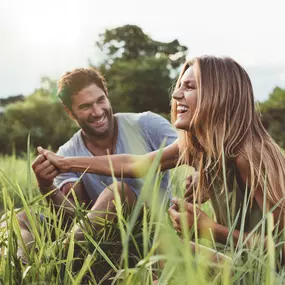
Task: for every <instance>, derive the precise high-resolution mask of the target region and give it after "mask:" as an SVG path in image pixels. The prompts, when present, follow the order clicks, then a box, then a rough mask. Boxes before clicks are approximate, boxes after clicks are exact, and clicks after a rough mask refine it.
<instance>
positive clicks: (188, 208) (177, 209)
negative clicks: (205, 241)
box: [168, 198, 215, 233]
mask: <svg viewBox="0 0 285 285" xmlns="http://www.w3.org/2000/svg"><path fill="white" fill-rule="evenodd" d="M172 203H173V205H172V206H171V207H170V208H169V210H168V212H169V214H170V218H171V220H172V223H173V227H174V228H175V229H176V230H177V231H179V232H181V230H182V221H181V216H182V215H186V221H187V227H188V229H190V228H192V227H193V225H194V223H195V214H194V211H196V218H197V227H198V232H200V233H201V232H203V231H205V230H207V229H209V228H210V229H213V228H214V225H215V222H214V221H213V220H212V219H210V218H209V216H208V215H207V214H206V213H205V212H203V211H202V210H200V209H199V208H197V207H195V206H194V205H193V204H192V203H187V202H184V201H183V200H182V199H176V198H174V199H172ZM194 207H195V210H194ZM183 209H185V212H184V211H183Z"/></svg>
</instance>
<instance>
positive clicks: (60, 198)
mask: <svg viewBox="0 0 285 285" xmlns="http://www.w3.org/2000/svg"><path fill="white" fill-rule="evenodd" d="M32 168H33V171H34V173H35V176H36V179H37V182H38V187H39V189H40V192H41V193H42V194H43V195H46V194H47V193H49V192H51V191H53V192H52V193H51V194H50V195H48V196H47V197H46V199H47V200H48V201H51V202H52V203H53V205H54V206H55V208H56V209H59V208H61V207H63V208H64V211H65V212H66V214H68V215H69V216H74V199H73V195H72V194H71V193H70V194H69V195H67V194H68V193H69V192H70V190H71V188H72V187H73V188H74V192H75V195H76V197H77V200H78V202H79V203H80V204H81V203H85V204H86V205H87V204H89V203H90V199H89V197H88V195H87V193H86V191H85V188H84V186H83V184H82V183H77V184H76V185H75V184H74V183H66V184H64V185H63V186H62V187H61V189H58V188H57V187H56V186H55V185H54V178H55V177H56V176H57V175H58V174H59V171H58V170H57V169H56V167H54V166H53V165H52V164H51V163H50V162H49V161H48V160H47V159H46V158H45V157H44V156H43V155H39V156H38V157H37V158H36V160H35V161H34V162H33V164H32ZM74 185H75V186H74Z"/></svg>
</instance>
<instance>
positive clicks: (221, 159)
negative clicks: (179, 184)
mask: <svg viewBox="0 0 285 285" xmlns="http://www.w3.org/2000/svg"><path fill="white" fill-rule="evenodd" d="M172 122H173V124H174V126H175V127H176V128H178V129H179V130H180V135H179V139H178V140H177V141H176V142H175V143H173V144H172V145H170V146H168V147H166V148H164V149H163V153H162V157H161V160H160V163H161V168H162V169H169V168H172V167H175V165H176V164H177V162H178V161H180V162H182V163H186V164H189V165H192V166H194V167H195V168H196V169H197V170H198V171H199V179H198V183H197V191H195V192H194V203H195V202H196V201H197V202H202V201H204V200H205V197H208V198H210V200H211V202H212V205H213V208H214V211H215V214H216V221H213V220H212V219H210V218H209V217H208V216H207V215H206V214H205V213H204V212H202V211H201V210H199V209H197V212H198V213H197V214H198V215H197V217H198V220H197V229H198V231H199V232H202V231H205V230H206V231H207V230H211V232H212V233H213V234H214V237H215V240H216V241H219V242H222V243H225V242H226V240H227V237H228V235H229V232H230V230H231V227H232V225H233V224H234V230H233V233H232V236H233V240H234V243H235V244H236V243H237V242H238V239H239V236H240V230H241V227H243V228H242V231H243V232H246V233H249V232H250V231H251V230H253V228H254V227H255V226H256V225H257V224H258V222H259V221H260V220H261V218H262V211H263V210H262V209H263V205H264V197H266V205H267V209H270V208H271V207H273V206H274V205H277V206H276V209H275V210H274V211H273V216H274V221H275V224H279V228H280V229H283V223H284V209H285V201H284V199H283V198H284V194H285V158H284V156H283V154H282V153H281V151H280V149H279V147H278V146H277V145H276V144H275V143H274V142H273V140H272V138H271V137H270V136H269V134H268V133H267V132H266V130H265V129H264V127H263V126H262V123H261V120H260V116H259V114H258V113H257V112H256V110H255V104H254V98H253V90H252V85H251V82H250V79H249V76H248V75H247V73H246V71H245V70H244V69H243V68H242V67H241V66H240V65H239V64H238V63H236V62H235V61H234V60H232V59H231V58H217V57H212V56H203V57H197V58H195V59H194V60H192V61H188V62H186V63H185V65H184V67H183V69H182V71H181V73H180V76H179V79H178V81H177V84H176V88H175V91H174V93H173V95H172ZM40 152H41V153H42V154H44V155H45V156H46V157H47V159H48V160H50V162H52V163H53V164H54V165H56V166H57V167H58V168H59V169H60V170H61V171H76V172H79V171H81V172H82V171H85V170H86V169H87V172H92V173H97V174H102V175H110V174H111V170H110V167H109V159H110V161H111V162H112V166H113V170H114V174H115V176H119V177H120V176H121V175H122V172H123V175H124V176H125V177H136V176H143V175H144V174H145V173H146V171H147V169H148V168H149V165H150V163H151V162H152V161H153V160H154V159H155V157H156V155H157V152H152V153H149V154H146V155H144V156H132V155H114V156H113V155H112V156H110V157H109V158H108V157H106V156H101V157H92V158H85V157H72V158H71V157H70V158H69V157H68V158H63V157H58V156H56V155H55V154H53V153H52V152H49V151H46V150H42V149H41V150H40ZM173 203H174V204H173V206H172V207H171V208H170V209H169V212H170V215H171V218H172V220H173V224H174V227H175V228H177V229H178V230H181V224H180V215H181V211H180V208H181V201H179V200H177V199H173ZM182 208H185V210H186V214H187V220H188V224H189V227H191V226H193V224H194V220H195V219H194V216H195V213H194V206H193V204H191V203H185V204H184V207H182ZM243 211H245V212H244V213H246V214H245V216H244V223H243V222H242V214H241V213H242V212H243Z"/></svg>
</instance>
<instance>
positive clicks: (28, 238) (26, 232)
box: [0, 211, 34, 260]
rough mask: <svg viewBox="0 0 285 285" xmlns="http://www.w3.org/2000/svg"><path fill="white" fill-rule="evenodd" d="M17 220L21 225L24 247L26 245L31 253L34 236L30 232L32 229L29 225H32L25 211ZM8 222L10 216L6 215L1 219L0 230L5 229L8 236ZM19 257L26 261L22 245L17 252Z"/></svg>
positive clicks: (17, 215) (19, 214)
mask: <svg viewBox="0 0 285 285" xmlns="http://www.w3.org/2000/svg"><path fill="white" fill-rule="evenodd" d="M16 218H17V221H18V223H19V227H20V232H21V236H22V239H23V242H24V245H25V247H26V249H27V251H29V250H30V249H31V247H32V246H33V244H34V236H33V235H32V233H31V232H30V229H29V227H28V225H29V224H30V223H29V220H28V217H27V215H26V213H25V212H24V211H21V212H19V213H18V214H16ZM8 220H9V215H6V214H4V215H3V216H2V217H1V221H2V223H1V225H0V228H2V229H3V228H4V229H5V231H6V233H5V234H6V235H7V236H8V230H9V229H8V226H7V222H8ZM17 255H18V256H19V257H21V258H22V259H24V260H25V253H24V249H23V248H22V247H21V245H19V248H18V250H17Z"/></svg>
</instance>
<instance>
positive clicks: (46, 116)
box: [0, 78, 77, 153]
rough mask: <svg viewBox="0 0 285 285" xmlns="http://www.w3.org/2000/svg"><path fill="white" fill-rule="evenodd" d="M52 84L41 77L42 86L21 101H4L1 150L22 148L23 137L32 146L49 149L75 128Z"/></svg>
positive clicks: (70, 133) (18, 149) (64, 139)
mask: <svg viewBox="0 0 285 285" xmlns="http://www.w3.org/2000/svg"><path fill="white" fill-rule="evenodd" d="M54 87H55V84H54V82H53V81H51V80H50V79H48V78H43V80H42V87H41V88H39V89H36V90H35V91H34V92H33V93H32V94H31V95H30V96H27V97H26V98H25V100H24V101H19V102H17V103H13V104H10V105H8V106H7V107H6V108H5V111H4V115H3V116H2V117H1V118H0V136H1V137H2V138H3V139H1V143H0V146H1V152H4V153H11V151H12V149H13V148H15V150H16V151H17V153H20V152H25V151H26V148H27V137H28V135H29V134H30V135H31V143H32V146H33V147H36V146H38V145H42V146H43V147H51V148H52V149H53V150H57V148H58V147H59V146H60V145H62V144H63V143H64V142H66V141H67V140H68V139H69V138H70V137H71V136H72V135H73V133H74V132H75V130H76V129H77V127H76V125H75V123H74V122H73V121H72V120H71V119H70V118H69V117H68V116H67V115H66V114H65V112H64V109H63V107H62V104H61V103H60V102H59V101H58V100H57V99H56V98H55V97H54V96H55V94H54V92H55V90H54Z"/></svg>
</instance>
